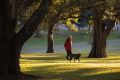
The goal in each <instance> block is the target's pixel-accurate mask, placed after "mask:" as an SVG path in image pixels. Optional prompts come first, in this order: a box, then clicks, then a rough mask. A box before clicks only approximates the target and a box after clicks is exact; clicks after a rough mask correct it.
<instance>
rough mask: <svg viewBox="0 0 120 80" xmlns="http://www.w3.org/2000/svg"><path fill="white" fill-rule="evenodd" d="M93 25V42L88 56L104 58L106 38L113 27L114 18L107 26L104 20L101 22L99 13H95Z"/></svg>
mask: <svg viewBox="0 0 120 80" xmlns="http://www.w3.org/2000/svg"><path fill="white" fill-rule="evenodd" d="M95 18H96V19H95V26H94V27H93V30H94V34H93V44H92V49H91V52H90V54H89V56H88V57H90V58H105V57H107V54H106V42H107V38H108V36H109V34H110V32H111V30H112V29H113V27H114V23H115V21H114V20H110V21H109V24H110V25H109V26H106V22H102V20H101V18H99V15H97V14H96V17H95Z"/></svg>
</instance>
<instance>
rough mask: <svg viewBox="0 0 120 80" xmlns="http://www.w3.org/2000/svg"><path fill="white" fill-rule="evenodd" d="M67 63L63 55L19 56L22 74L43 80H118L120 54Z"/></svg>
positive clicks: (83, 57) (83, 55)
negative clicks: (40, 77) (35, 76)
mask: <svg viewBox="0 0 120 80" xmlns="http://www.w3.org/2000/svg"><path fill="white" fill-rule="evenodd" d="M87 55H88V54H86V53H82V58H81V61H80V62H78V61H77V60H76V62H73V61H72V62H69V61H67V60H66V59H65V54H64V53H61V54H60V53H59V54H58V53H54V54H46V53H34V54H22V55H21V59H20V61H21V64H20V65H21V69H22V71H23V72H24V73H28V74H34V75H38V76H42V77H43V80H120V53H119V52H118V53H109V54H108V58H98V59H95V58H86V56H87Z"/></svg>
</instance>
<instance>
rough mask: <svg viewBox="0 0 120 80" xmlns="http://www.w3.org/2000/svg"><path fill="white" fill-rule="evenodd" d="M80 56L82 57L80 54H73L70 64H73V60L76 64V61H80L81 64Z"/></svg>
mask: <svg viewBox="0 0 120 80" xmlns="http://www.w3.org/2000/svg"><path fill="white" fill-rule="evenodd" d="M80 56H81V54H80V53H77V54H71V55H70V59H69V60H70V62H71V60H72V59H73V58H74V62H75V60H76V59H78V61H79V62H80Z"/></svg>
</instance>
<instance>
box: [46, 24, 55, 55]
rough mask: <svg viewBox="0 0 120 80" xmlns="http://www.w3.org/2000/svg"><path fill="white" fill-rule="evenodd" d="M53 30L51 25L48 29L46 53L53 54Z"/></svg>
mask: <svg viewBox="0 0 120 80" xmlns="http://www.w3.org/2000/svg"><path fill="white" fill-rule="evenodd" d="M53 28H54V25H52V26H50V27H49V28H48V49H47V53H54V46H53V45H54V40H53Z"/></svg>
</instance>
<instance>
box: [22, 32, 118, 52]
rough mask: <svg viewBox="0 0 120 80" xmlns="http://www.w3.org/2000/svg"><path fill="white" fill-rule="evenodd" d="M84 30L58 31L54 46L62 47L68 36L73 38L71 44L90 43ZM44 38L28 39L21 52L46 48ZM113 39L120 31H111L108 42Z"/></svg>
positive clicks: (116, 37)
mask: <svg viewBox="0 0 120 80" xmlns="http://www.w3.org/2000/svg"><path fill="white" fill-rule="evenodd" d="M86 32H88V31H86V30H84V31H79V32H72V31H66V30H63V31H60V32H58V33H57V34H54V45H55V46H57V45H63V44H64V42H65V39H66V38H67V37H68V35H69V34H71V35H72V36H73V42H74V44H75V43H76V44H77V43H83V42H85V43H88V44H89V45H90V43H91V42H92V41H91V40H92V37H90V34H87V33H86ZM43 35H44V37H42V38H33V37H32V38H30V39H29V40H28V41H27V42H26V43H25V44H24V46H23V50H26V51H27V50H36V49H38V50H39V49H40V48H46V47H47V34H46V33H44V34H43ZM114 39H120V31H113V32H111V34H110V36H109V38H108V40H114Z"/></svg>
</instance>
